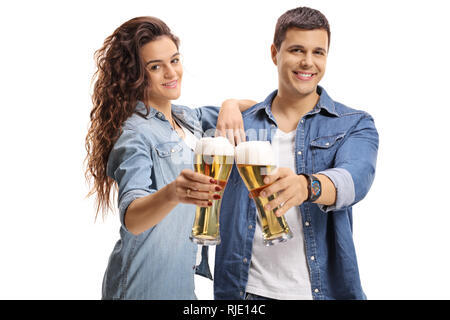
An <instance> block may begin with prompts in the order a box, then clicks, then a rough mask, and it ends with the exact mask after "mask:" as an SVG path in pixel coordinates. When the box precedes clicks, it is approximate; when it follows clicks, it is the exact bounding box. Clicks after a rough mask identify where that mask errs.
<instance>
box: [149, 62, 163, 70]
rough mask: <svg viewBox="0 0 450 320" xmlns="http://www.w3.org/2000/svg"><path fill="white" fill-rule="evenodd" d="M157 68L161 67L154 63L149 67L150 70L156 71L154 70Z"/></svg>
mask: <svg viewBox="0 0 450 320" xmlns="http://www.w3.org/2000/svg"><path fill="white" fill-rule="evenodd" d="M159 68H161V67H160V66H159V65H158V64H154V65H152V66H151V67H150V70H151V71H156V70H159Z"/></svg>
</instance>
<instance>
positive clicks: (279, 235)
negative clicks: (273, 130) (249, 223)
mask: <svg viewBox="0 0 450 320" xmlns="http://www.w3.org/2000/svg"><path fill="white" fill-rule="evenodd" d="M235 152H236V165H237V168H238V171H239V174H240V175H241V178H242V180H243V181H244V183H245V185H246V187H247V189H248V190H249V192H250V194H251V195H252V198H253V200H254V201H255V204H256V208H257V210H258V214H259V215H258V216H259V221H260V223H261V229H262V234H263V242H264V245H266V246H270V245H273V244H275V243H278V242H284V241H287V240H288V239H290V238H292V232H291V231H290V229H289V226H288V224H287V222H286V219H285V218H284V216H281V217H277V216H276V215H275V212H276V211H277V209H278V208H274V209H273V210H266V209H264V206H265V205H266V204H267V203H268V202H269V201H271V200H273V199H275V197H276V195H271V196H270V197H268V198H264V197H261V196H260V192H261V191H262V189H264V188H266V187H268V186H269V185H265V184H264V182H263V180H264V177H265V176H266V175H268V174H269V173H271V172H272V171H273V170H275V168H276V161H275V156H274V153H273V149H272V145H271V144H270V142H269V141H247V142H241V143H240V144H238V145H237V147H236V150H235Z"/></svg>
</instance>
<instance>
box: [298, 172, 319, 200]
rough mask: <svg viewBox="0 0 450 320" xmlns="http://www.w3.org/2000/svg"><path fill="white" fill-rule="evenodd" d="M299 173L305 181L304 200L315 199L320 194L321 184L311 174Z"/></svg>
mask: <svg viewBox="0 0 450 320" xmlns="http://www.w3.org/2000/svg"><path fill="white" fill-rule="evenodd" d="M301 175H302V176H304V177H305V178H306V181H307V189H308V197H307V198H306V200H305V201H306V202H315V201H317V200H318V199H319V198H320V196H321V195H322V184H321V182H320V180H319V179H318V178H317V177H315V176H314V175H312V174H306V173H302V174H301Z"/></svg>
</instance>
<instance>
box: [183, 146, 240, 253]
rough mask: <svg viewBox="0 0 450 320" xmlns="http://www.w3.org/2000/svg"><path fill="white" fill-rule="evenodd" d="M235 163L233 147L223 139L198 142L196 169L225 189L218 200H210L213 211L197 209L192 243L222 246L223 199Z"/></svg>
mask: <svg viewBox="0 0 450 320" xmlns="http://www.w3.org/2000/svg"><path fill="white" fill-rule="evenodd" d="M233 163H234V146H233V145H232V144H231V143H230V142H229V141H228V140H227V139H226V138H224V137H216V138H210V137H208V138H202V139H200V140H199V141H198V142H197V145H196V148H195V155H194V169H195V171H196V172H199V173H202V174H205V175H207V176H210V177H211V178H213V179H215V180H216V181H217V182H218V183H217V184H218V185H220V186H221V187H222V190H221V191H220V192H219V194H220V196H221V198H220V199H219V200H214V199H213V200H211V202H212V206H211V207H198V206H197V209H196V211H195V220H194V225H193V227H192V232H191V236H190V237H189V238H190V239H191V240H192V241H193V242H195V243H198V244H203V245H217V244H219V243H220V232H219V216H220V205H221V204H222V195H223V192H224V190H225V186H226V184H227V181H228V178H229V176H230V173H231V169H232V167H233Z"/></svg>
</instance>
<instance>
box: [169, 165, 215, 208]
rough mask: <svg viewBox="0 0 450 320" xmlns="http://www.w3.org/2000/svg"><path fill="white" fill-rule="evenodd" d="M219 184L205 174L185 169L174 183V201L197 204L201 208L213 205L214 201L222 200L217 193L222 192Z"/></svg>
mask: <svg viewBox="0 0 450 320" xmlns="http://www.w3.org/2000/svg"><path fill="white" fill-rule="evenodd" d="M217 183H218V182H217V181H216V180H214V179H212V178H211V177H208V176H206V175H204V174H201V173H197V172H194V171H193V170H190V169H184V170H183V171H181V173H180V175H179V176H178V177H177V178H176V179H175V180H174V181H173V182H172V188H173V192H172V194H173V197H174V199H173V200H174V201H176V202H181V203H189V204H195V205H196V206H199V207H208V206H211V205H212V200H218V199H220V195H219V194H217V193H216V192H219V191H221V190H222V187H221V186H219V185H218V184H217Z"/></svg>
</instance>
